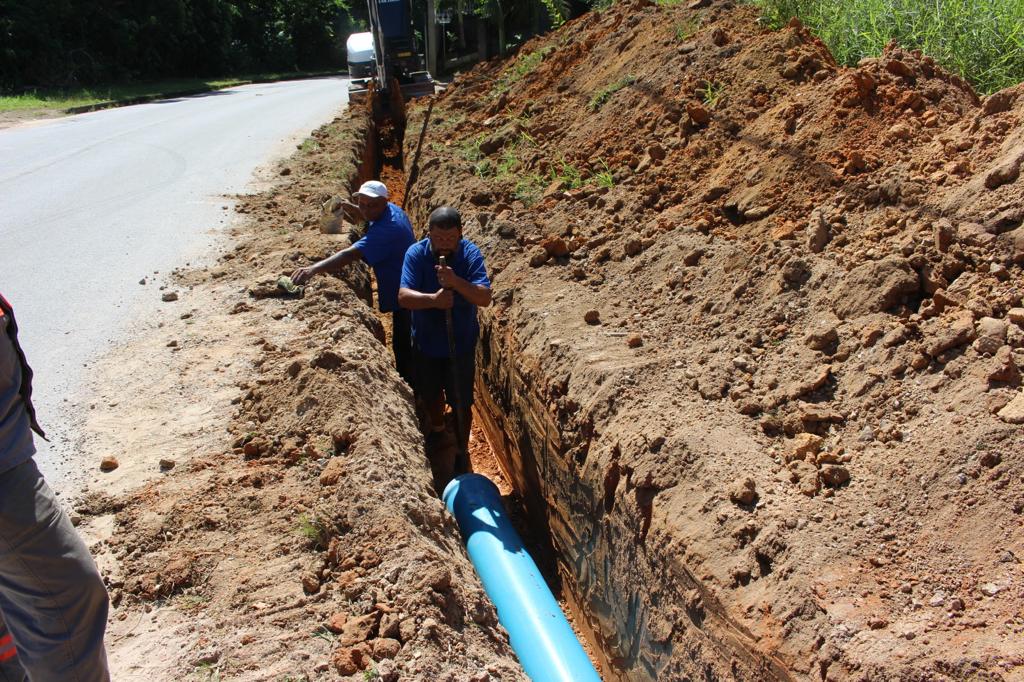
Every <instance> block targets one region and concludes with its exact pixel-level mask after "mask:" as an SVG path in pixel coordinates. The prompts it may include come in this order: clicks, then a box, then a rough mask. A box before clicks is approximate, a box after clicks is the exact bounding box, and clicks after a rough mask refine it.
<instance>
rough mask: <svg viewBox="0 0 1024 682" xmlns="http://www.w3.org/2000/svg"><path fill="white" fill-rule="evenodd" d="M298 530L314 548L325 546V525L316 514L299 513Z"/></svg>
mask: <svg viewBox="0 0 1024 682" xmlns="http://www.w3.org/2000/svg"><path fill="white" fill-rule="evenodd" d="M298 532H299V535H301V536H302V537H304V538H306V540H308V541H309V543H310V544H311V545H312V546H313V547H315V548H316V549H326V548H327V526H326V525H325V524H324V522H323V521H322V520H320V519H319V518H318V517H317V516H316V514H313V515H310V514H299V527H298Z"/></svg>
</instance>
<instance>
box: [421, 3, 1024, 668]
mask: <svg viewBox="0 0 1024 682" xmlns="http://www.w3.org/2000/svg"><path fill="white" fill-rule="evenodd" d="M756 18H757V17H756V12H755V11H754V10H753V9H751V8H749V7H736V6H735V5H734V4H733V3H731V2H714V1H708V0H700V1H699V2H693V3H680V4H677V5H675V6H671V7H668V6H665V7H659V6H655V5H653V4H651V3H648V2H645V1H643V0H641V1H640V2H632V3H619V4H616V5H615V6H613V7H612V8H611V9H609V10H607V11H605V12H602V13H591V14H589V15H586V16H584V17H581V18H580V19H577V20H575V21H573V22H570V23H569V24H567V25H565V26H564V27H563V28H561V29H560V30H559V31H557V32H555V33H553V34H551V35H549V36H547V37H544V38H541V39H536V40H534V41H532V42H531V43H528V44H527V45H526V46H524V47H523V48H522V50H521V52H520V59H522V58H523V57H524V56H525V55H528V54H538V53H539V54H541V55H543V59H542V60H540V61H539V64H538V65H537V66H536V67H535V68H532V70H531V69H530V68H529V67H528V66H524V64H527V62H526V60H525V59H524V60H523V61H521V62H519V64H518V66H520V67H521V68H519V69H516V68H515V65H514V64H513V61H511V60H510V61H509V62H504V63H503V62H497V61H495V62H490V63H487V64H483V65H480V66H478V67H477V68H475V69H474V70H473V71H471V72H469V73H468V74H465V75H464V76H461V77H459V78H458V79H456V81H455V82H454V83H453V84H452V86H451V87H450V88H449V89H448V90H447V92H445V93H444V94H443V95H441V96H439V97H438V98H436V101H435V102H434V103H433V108H432V109H431V110H430V112H431V114H430V120H429V121H428V122H427V128H426V130H427V132H426V135H425V137H424V138H423V141H422V145H421V144H420V140H419V131H420V130H421V129H422V127H423V125H424V115H425V112H426V111H427V109H426V107H424V106H420V107H417V108H413V109H412V110H410V111H409V122H408V131H409V134H408V135H407V137H406V150H405V158H406V159H412V158H416V152H417V151H419V152H420V156H419V157H418V158H419V162H418V164H417V165H416V167H415V168H412V169H410V172H411V173H413V174H414V177H415V178H416V181H415V183H414V185H413V187H412V190H411V192H410V195H409V196H408V197H407V198H406V206H407V209H409V210H410V211H411V213H412V214H413V215H414V217H415V218H416V222H417V223H420V224H421V223H422V221H423V219H424V218H425V216H426V215H427V213H428V212H429V210H431V209H432V208H434V207H436V206H438V205H442V204H452V205H455V206H457V207H458V208H460V210H462V211H463V213H464V217H465V219H466V220H465V222H466V233H467V236H468V237H469V238H471V239H473V240H474V241H476V242H477V243H478V244H479V245H480V247H481V248H482V249H483V250H484V253H485V256H486V258H487V262H488V266H489V270H490V272H491V274H492V276H493V284H494V291H495V304H494V306H493V307H492V308H490V309H487V310H485V311H482V321H483V326H484V331H483V340H482V344H481V348H480V351H479V357H478V368H479V372H480V376H479V377H478V395H479V399H478V405H477V407H478V408H480V409H481V412H482V413H483V414H482V417H483V418H482V419H481V420H480V421H481V423H482V424H483V425H484V426H485V428H486V429H487V431H488V434H489V438H490V440H491V442H492V443H494V444H495V445H497V446H499V449H500V450H502V451H503V456H504V457H505V459H506V463H505V468H507V469H508V471H509V472H510V474H511V478H512V479H513V480H512V484H513V486H514V487H515V488H516V490H517V491H518V492H519V493H521V494H522V495H524V496H525V498H526V499H525V502H526V504H527V506H528V507H529V508H530V509H531V512H532V513H533V515H534V518H535V523H537V524H542V525H543V527H546V528H547V529H549V530H550V537H551V539H552V541H553V544H554V547H555V549H556V550H557V552H558V554H559V557H560V568H561V573H562V578H563V585H564V586H565V587H566V588H567V590H568V593H569V595H570V596H571V597H572V599H573V600H574V601H575V602H577V603H578V605H579V608H580V612H581V613H584V614H587V627H588V628H589V629H590V630H591V632H592V633H593V635H594V637H595V640H596V641H598V642H599V644H600V646H599V649H601V650H602V651H603V652H604V654H605V655H606V657H607V659H608V661H607V663H608V664H609V665H608V666H606V670H607V671H608V674H609V677H614V676H615V675H616V674H617V675H620V676H621V677H624V678H628V679H636V680H643V679H659V680H683V679H695V678H698V677H699V678H702V679H723V680H724V679H745V680H760V679H828V680H844V679H864V680H941V679H966V678H970V679H1021V678H1022V677H1024V652H1022V649H1021V646H1020V642H1021V641H1022V637H1024V616H1022V614H1024V564H1022V563H1021V560H1022V559H1024V528H1022V525H1024V516H1022V513H1024V492H1022V490H1024V487H1022V484H1024V430H1022V426H1021V424H1022V423H1024V393H1022V392H1021V384H1020V371H1019V369H1018V368H1019V367H1021V366H1024V308H1022V293H1024V272H1022V266H1024V227H1022V226H1021V225H1022V221H1024V209H1022V208H1021V207H1022V206H1024V180H1021V179H1020V170H1021V165H1022V163H1024V126H1022V124H1021V121H1022V118H1024V87H1018V88H1014V89H1011V90H1007V91H1004V92H1001V93H997V94H995V95H993V96H991V97H988V98H986V99H985V100H984V101H982V100H980V99H979V98H978V97H977V96H976V95H975V93H974V92H973V91H972V89H971V88H970V86H969V85H967V84H966V83H965V82H964V81H962V80H961V79H959V78H958V77H956V76H954V75H951V74H948V73H946V72H944V71H943V70H942V69H941V68H940V67H938V66H937V65H936V64H935V63H934V62H933V61H932V60H931V59H929V58H928V57H927V56H923V55H921V54H918V53H913V52H908V51H905V50H902V49H900V48H899V47H898V46H895V45H893V46H890V47H889V48H888V49H887V51H886V53H885V54H884V55H883V56H882V57H880V58H878V59H868V60H864V61H863V62H862V63H861V65H860V66H858V67H857V68H854V69H848V68H838V67H837V66H836V64H835V61H834V59H833V58H832V57H831V55H830V54H829V53H828V50H827V49H826V48H825V46H824V45H823V44H822V43H821V42H820V41H818V40H817V39H815V38H814V36H812V35H810V34H809V33H808V32H807V31H806V30H804V29H803V28H802V27H801V26H799V25H797V24H793V25H791V26H790V27H788V28H786V29H783V30H780V31H776V32H769V31H765V30H762V29H761V28H759V26H758V24H757V22H756ZM517 74H520V75H517ZM499 454H502V453H499Z"/></svg>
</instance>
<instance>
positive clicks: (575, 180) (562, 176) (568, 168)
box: [551, 158, 583, 189]
mask: <svg viewBox="0 0 1024 682" xmlns="http://www.w3.org/2000/svg"><path fill="white" fill-rule="evenodd" d="M551 180H552V181H554V180H561V181H562V182H564V183H565V185H566V186H567V187H568V188H569V189H579V188H580V187H582V186H583V173H582V172H581V171H580V169H579V168H577V167H576V166H574V165H572V164H571V163H569V162H568V161H566V160H565V158H562V159H560V160H559V162H558V165H557V167H556V168H552V169H551Z"/></svg>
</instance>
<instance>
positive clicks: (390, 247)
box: [352, 201, 416, 313]
mask: <svg viewBox="0 0 1024 682" xmlns="http://www.w3.org/2000/svg"><path fill="white" fill-rule="evenodd" d="M415 241H416V237H415V236H413V233H412V224H411V223H410V222H409V216H407V215H406V214H405V211H403V210H402V209H400V208H399V207H398V206H395V205H394V204H392V203H391V202H390V201H389V202H388V205H387V209H385V211H384V214H383V215H381V217H380V218H377V219H376V220H373V221H371V222H370V224H369V226H368V227H367V229H366V235H364V236H363V238H362V239H360V240H359V241H357V242H356V243H355V244H353V245H352V246H353V247H354V248H356V249H358V250H359V253H360V254H362V256H363V260H365V261H366V262H367V263H369V264H370V267H372V268H373V274H374V276H375V277H376V278H377V306H378V307H379V308H380V310H381V312H385V313H386V312H390V311H392V310H397V309H398V282H399V280H400V279H401V277H402V261H403V259H404V258H405V250H406V249H408V248H409V245H410V244H412V243H414V242H415Z"/></svg>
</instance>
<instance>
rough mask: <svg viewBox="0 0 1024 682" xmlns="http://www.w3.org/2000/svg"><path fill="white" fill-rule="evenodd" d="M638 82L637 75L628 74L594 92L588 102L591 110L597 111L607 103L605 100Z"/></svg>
mask: <svg viewBox="0 0 1024 682" xmlns="http://www.w3.org/2000/svg"><path fill="white" fill-rule="evenodd" d="M634 83H636V76H626V77H624V78H622V79H620V80H617V81H615V82H614V83H612V84H611V85H609V86H608V87H606V88H602V89H601V90H598V91H597V92H595V93H594V96H593V97H591V98H590V102H588V103H587V108H589V109H590V110H591V111H597V110H598V109H600V108H601V107H603V106H604V105H605V102H607V101H608V100H610V99H611V98H612V95H614V94H615V93H616V92H618V91H619V90H622V89H623V88H626V87H629V86H630V85H633V84H634Z"/></svg>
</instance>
